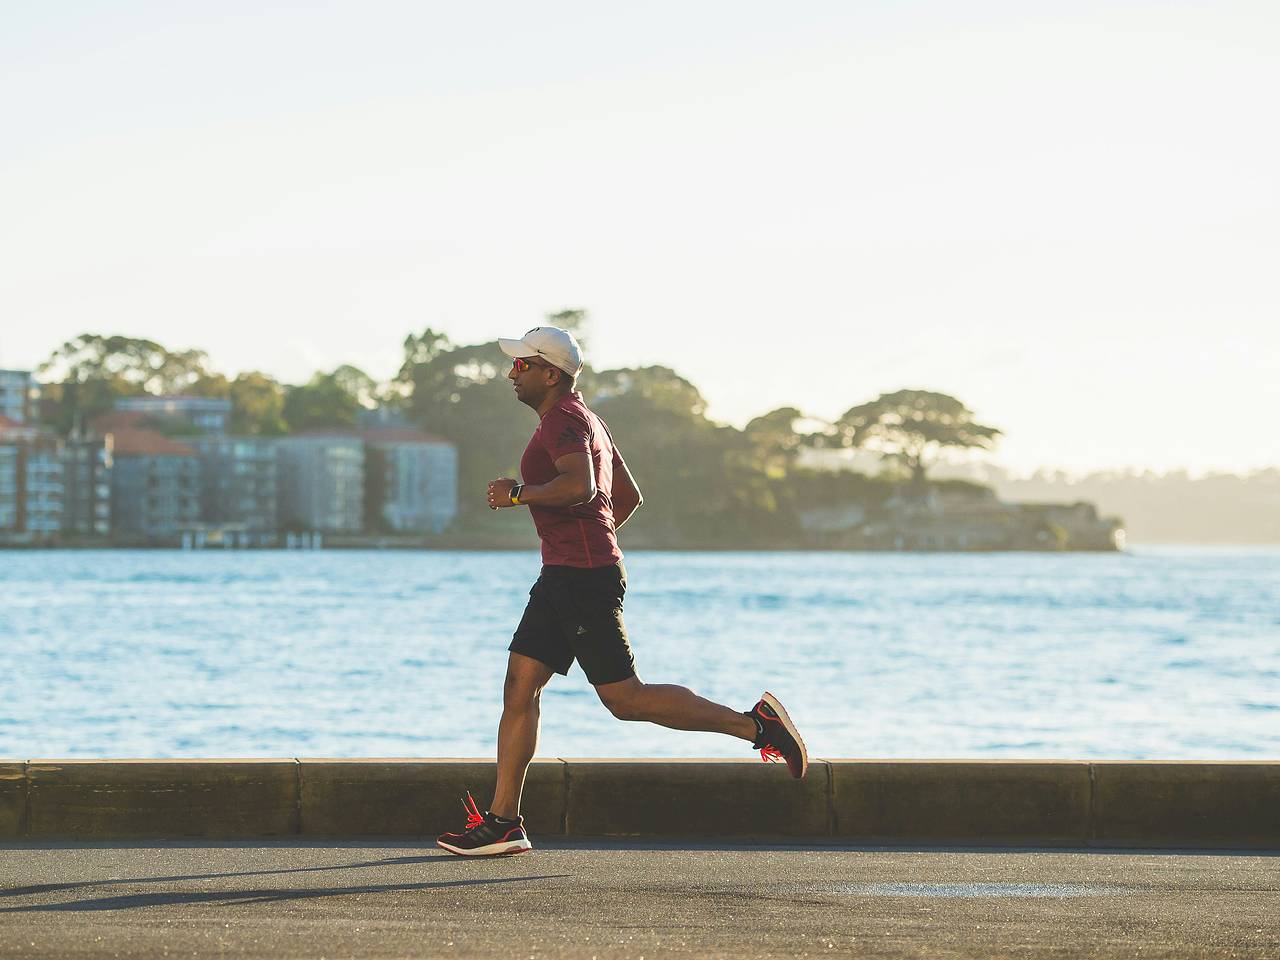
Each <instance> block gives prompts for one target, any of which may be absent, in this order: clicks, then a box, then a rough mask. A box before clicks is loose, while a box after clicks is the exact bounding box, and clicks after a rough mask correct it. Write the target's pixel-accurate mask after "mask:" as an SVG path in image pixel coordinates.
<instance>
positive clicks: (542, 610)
mask: <svg viewBox="0 0 1280 960" xmlns="http://www.w3.org/2000/svg"><path fill="white" fill-rule="evenodd" d="M626 592H627V571H626V568H625V567H623V565H622V564H621V563H615V564H613V565H612V566H609V567H592V568H590V569H586V568H581V567H562V566H551V565H548V566H544V567H543V568H542V575H541V576H539V577H538V580H537V582H536V583H534V585H533V588H532V589H531V590H530V591H529V605H528V606H527V607H525V608H524V616H523V617H521V618H520V625H519V626H518V627H516V632H515V636H514V637H512V638H511V646H509V647H507V649H508V650H510V651H512V652H513V653H520V654H523V655H524V656H526V657H532V658H533V659H535V660H540V661H542V662H543V663H545V664H546V665H547V666H549V667H550V668H551V669H552V670H554V671H555V672H556V673H560V674H568V672H569V667H570V666H572V665H573V661H574V658H575V657H576V658H577V661H578V664H579V665H580V666H581V667H582V672H583V673H585V674H586V675H587V680H588V682H590V683H591V684H593V685H594V684H598V683H617V682H618V681H619V680H626V679H627V678H628V677H633V676H635V672H636V661H635V657H633V656H632V655H631V644H630V643H629V642H628V640H627V628H626V627H625V626H624V625H623V623H622V595H623V594H624V593H626Z"/></svg>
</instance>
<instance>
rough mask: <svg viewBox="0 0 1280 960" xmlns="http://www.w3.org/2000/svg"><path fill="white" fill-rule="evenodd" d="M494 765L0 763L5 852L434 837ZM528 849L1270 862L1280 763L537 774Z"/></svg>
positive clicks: (946, 763)
mask: <svg viewBox="0 0 1280 960" xmlns="http://www.w3.org/2000/svg"><path fill="white" fill-rule="evenodd" d="M493 782H494V766H493V761H492V760H461V759H460V760H450V759H442V760H376V759H370V760H329V759H278V760H277V759H263V760H28V761H21V760H0V842H3V841H14V840H25V839H32V840H38V839H131V838H137V839H146V838H154V839H160V838H168V839H180V838H185V837H201V838H224V839H230V838H245V839H248V838H270V837H275V838H284V837H297V836H302V837H326V836H329V837H333V836H342V837H357V836H379V837H431V836H433V835H434V834H436V833H439V832H442V831H444V830H452V829H459V828H460V826H461V824H462V822H463V816H462V809H461V805H460V804H459V802H458V798H459V797H461V796H463V794H464V792H465V791H466V790H468V789H469V790H470V791H471V792H472V793H473V794H474V795H475V797H476V800H477V802H479V803H480V805H481V806H482V807H483V806H484V805H485V804H486V803H487V802H488V800H489V799H490V797H491V795H492V790H493ZM522 812H523V813H524V815H525V818H526V820H527V821H528V823H529V827H530V831H531V832H532V834H533V835H534V836H535V837H536V836H539V835H541V836H596V837H601V836H614V837H698V838H702V839H707V838H725V839H730V838H733V839H759V840H784V841H785V840H805V841H814V840H822V839H828V840H831V841H833V842H840V843H855V844H906V845H918V844H919V845H934V844H937V845H946V844H957V845H1005V846H1009V845H1026V846H1055V847H1152V848H1214V849H1255V850H1256V849H1280V761H1277V762H1263V763H1255V762H1235V761H1199V762H1185V761H1179V762H1164V761H1141V762H1131V761H1074V760H995V761H969V760H815V761H813V762H812V763H811V765H810V769H809V775H808V776H807V777H806V778H805V779H804V780H801V781H796V780H792V779H791V778H790V777H789V776H788V775H787V772H786V770H785V768H783V767H781V766H780V765H773V764H762V763H759V762H758V761H754V760H701V759H688V760H622V759H596V760H593V759H583V760H577V759H574V760H536V761H534V763H533V765H532V766H531V768H530V770H529V775H528V778H527V780H526V782H525V794H524V806H523V810H522Z"/></svg>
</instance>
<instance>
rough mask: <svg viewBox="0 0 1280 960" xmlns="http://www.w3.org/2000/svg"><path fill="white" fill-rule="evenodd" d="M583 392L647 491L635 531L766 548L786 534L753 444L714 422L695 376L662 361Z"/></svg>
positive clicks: (671, 541) (673, 539) (609, 373)
mask: <svg viewBox="0 0 1280 960" xmlns="http://www.w3.org/2000/svg"><path fill="white" fill-rule="evenodd" d="M588 388H589V389H588ZM583 392H584V394H586V395H587V397H588V402H589V403H590V404H591V406H592V409H594V410H595V411H596V412H597V413H599V414H600V416H601V417H602V418H603V419H604V420H605V421H606V422H607V423H608V424H609V428H610V431H611V432H612V434H613V436H614V438H615V440H616V441H617V443H618V446H619V448H620V449H621V450H622V453H623V456H624V458H625V459H626V461H627V465H628V467H629V468H630V470H631V472H632V474H633V475H634V476H635V478H636V482H637V483H638V484H639V486H640V489H641V490H642V491H643V493H644V497H645V506H644V509H642V510H641V511H640V512H639V513H637V514H636V519H635V520H634V521H631V522H630V523H629V524H628V530H631V523H634V524H635V530H634V532H633V533H631V534H630V536H633V537H635V536H639V537H641V538H644V539H647V541H648V542H650V543H654V544H662V545H680V544H701V545H707V546H721V545H731V544H732V545H738V544H741V545H764V544H769V543H773V542H776V541H777V540H778V539H779V537H780V536H781V535H782V525H783V523H784V520H783V517H782V515H781V514H780V513H779V510H778V502H777V497H776V495H775V491H774V489H773V486H772V484H771V483H770V482H769V480H768V478H767V477H766V476H765V474H764V472H763V471H762V470H761V469H760V468H759V466H758V464H757V462H756V458H755V456H754V451H753V447H752V444H751V442H750V441H749V440H748V438H747V437H746V435H745V434H744V433H743V432H742V431H740V430H736V429H734V428H733V427H727V426H722V425H720V424H717V423H714V422H713V421H711V420H709V419H707V416H706V401H705V400H704V399H703V397H702V394H701V393H699V391H698V388H697V387H695V386H694V385H693V384H692V383H690V382H689V381H688V380H685V379H684V378H683V377H681V376H680V375H679V374H677V373H676V372H675V371H674V370H672V369H670V368H669V367H661V366H654V367H639V368H632V369H623V370H603V371H600V372H598V373H594V374H593V375H592V376H591V377H590V378H589V379H588V381H587V388H584V391H583Z"/></svg>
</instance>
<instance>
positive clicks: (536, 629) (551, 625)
mask: <svg viewBox="0 0 1280 960" xmlns="http://www.w3.org/2000/svg"><path fill="white" fill-rule="evenodd" d="M498 344H499V346H501V347H502V350H503V352H505V353H506V354H507V355H508V356H509V357H511V358H512V364H511V371H510V372H509V373H508V374H507V378H508V379H509V380H510V381H511V382H512V384H513V385H514V387H515V394H516V399H517V400H519V401H520V402H521V403H523V404H525V405H526V406H530V407H532V408H533V409H534V410H536V411H537V413H538V416H539V418H540V422H539V424H538V426H537V429H535V430H534V431H533V438H532V439H531V440H530V441H529V445H528V447H526V448H525V451H524V456H523V457H521V458H520V475H521V476H522V477H523V478H524V481H523V482H520V481H517V480H514V479H512V478H510V477H500V478H498V479H497V480H494V481H492V482H491V483H490V484H489V507H490V509H493V510H497V509H500V508H506V507H517V506H520V507H528V508H529V512H530V513H531V514H532V515H533V523H534V526H535V527H536V528H537V530H538V536H539V538H540V539H541V540H542V563H543V567H542V573H541V575H540V576H539V577H538V579H537V582H535V583H534V585H533V589H531V590H530V591H529V604H528V606H527V607H526V608H525V611H524V616H523V617H522V618H521V620H520V625H519V626H518V627H516V632H515V636H514V637H513V639H512V641H511V645H510V647H508V650H509V651H510V656H509V658H508V660H507V678H506V683H505V685H504V687H503V695H502V720H501V721H500V722H499V724H498V782H497V787H496V788H495V790H494V794H493V803H492V804H491V805H490V807H489V809H488V810H485V811H483V812H481V811H480V810H479V809H478V808H477V807H476V802H475V800H474V798H472V796H471V793H470V792H468V793H467V797H466V799H465V800H464V801H463V807H464V808H465V809H466V811H467V824H466V826H465V827H464V828H463V830H462V831H461V832H459V833H445V834H442V835H441V836H440V837H439V838H438V839H437V840H436V842H437V843H438V844H439V845H440V846H441V847H443V848H444V849H445V850H449V851H451V852H453V853H457V854H461V855H463V856H489V855H493V854H505V853H519V852H521V851H524V850H529V849H532V846H533V845H532V844H531V843H530V842H529V836H528V834H527V833H526V831H525V828H524V818H523V817H522V816H520V794H521V792H522V791H523V790H524V778H525V773H526V771H527V770H528V768H529V763H530V761H531V760H532V759H533V754H534V750H535V749H536V748H537V744H538V723H539V698H540V696H541V693H542V688H543V687H545V686H546V685H547V683H548V681H550V679H551V676H552V674H554V673H559V674H562V675H567V674H568V672H569V667H570V666H571V665H572V663H573V661H574V660H575V659H576V660H577V661H578V663H579V665H581V667H582V670H583V672H584V673H585V674H586V675H587V680H588V681H589V682H590V683H591V684H592V686H594V687H595V689H596V693H597V694H599V696H600V700H601V701H602V702H603V703H604V705H605V706H606V707H608V709H609V711H610V712H611V713H612V714H613V715H614V716H615V717H617V718H618V719H619V720H647V721H649V722H650V723H657V724H661V725H662V726H664V727H672V728H674V729H676V730H707V731H710V732H714V733H726V734H728V735H729V736H733V737H738V738H739V739H742V740H750V741H751V746H752V749H755V750H759V751H760V756H761V759H763V760H766V761H773V762H777V761H779V760H784V761H786V764H787V768H788V769H789V770H790V771H791V775H792V776H793V777H796V778H800V777H803V776H804V775H805V771H806V770H807V769H808V766H809V759H808V755H807V754H806V752H805V747H804V742H803V741H802V740H801V739H800V734H799V733H798V732H797V731H796V728H795V725H794V724H793V723H792V722H791V718H790V717H788V716H787V712H786V710H784V709H783V708H782V704H780V703H779V702H778V701H777V699H776V698H775V697H774V696H773V695H772V694H770V693H768V692H766V693H765V694H764V696H763V697H761V698H760V700H759V701H758V702H757V703H756V705H755V706H754V707H752V708H751V709H750V710H747V711H744V712H739V711H737V710H734V709H733V708H731V707H726V706H722V705H721V704H718V703H713V702H712V701H710V700H705V699H703V698H702V697H700V696H698V695H697V694H695V693H694V692H693V691H692V690H689V689H687V688H685V687H679V686H674V685H672V684H661V683H644V682H642V681H641V680H640V678H639V677H638V676H636V667H635V658H634V657H633V656H632V653H631V645H630V643H629V642H628V640H627V631H626V627H625V626H623V622H622V596H623V594H624V593H625V592H626V589H627V574H626V570H625V568H624V567H623V565H622V551H621V550H619V549H618V540H617V537H616V535H615V531H616V530H617V529H618V528H619V527H621V526H622V525H623V524H624V523H626V522H627V518H629V517H630V516H631V514H632V513H633V512H634V511H635V509H636V508H637V507H639V506H640V504H641V503H642V502H643V500H642V498H641V496H640V490H639V488H638V487H637V486H636V482H635V479H634V478H633V477H632V476H631V472H630V471H629V470H628V469H627V465H626V463H625V462H624V461H623V459H622V454H621V453H620V452H619V450H618V448H617V446H615V445H614V442H613V437H612V436H610V434H609V428H608V427H607V426H606V425H605V423H604V421H603V420H601V419H600V418H599V417H598V416H596V415H595V414H594V413H592V412H591V411H590V410H588V409H587V406H586V404H585V403H583V400H582V394H580V393H578V392H577V391H576V390H575V389H574V386H575V383H576V380H577V376H578V374H579V373H580V372H581V371H582V351H581V349H580V348H579V347H578V342H577V340H575V339H574V337H573V335H572V334H571V333H569V332H568V331H567V330H561V329H560V328H559V327H534V328H533V329H532V330H530V331H529V332H528V333H526V334H525V335H524V337H522V338H521V339H519V340H499V341H498Z"/></svg>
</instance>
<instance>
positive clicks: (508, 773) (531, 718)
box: [489, 653, 751, 819]
mask: <svg viewBox="0 0 1280 960" xmlns="http://www.w3.org/2000/svg"><path fill="white" fill-rule="evenodd" d="M554 672H555V671H554V670H552V669H551V668H550V667H548V666H547V665H546V664H545V663H543V662H542V661H541V660H534V659H533V658H532V657H526V656H524V655H523V654H519V653H511V654H510V655H509V657H508V658H507V679H506V682H505V683H504V684H503V688H502V719H501V720H500V721H499V722H498V783H497V786H496V787H495V788H494V791H493V803H492V804H491V805H490V807H489V810H490V812H492V813H494V814H497V815H498V816H499V817H507V818H509V819H514V818H515V817H517V816H519V814H520V794H521V793H522V792H523V791H524V777H525V773H526V772H527V771H528V769H529V763H530V761H532V760H533V754H534V751H535V750H537V748H538V726H539V723H540V722H541V710H540V705H541V703H540V701H541V697H542V688H543V687H545V686H546V685H547V683H548V681H550V679H551V675H552V674H553V673H554ZM742 719H744V720H746V719H747V718H746V717H743V718H742ZM747 722H748V723H750V722H751V721H749V720H748V721H747Z"/></svg>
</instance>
